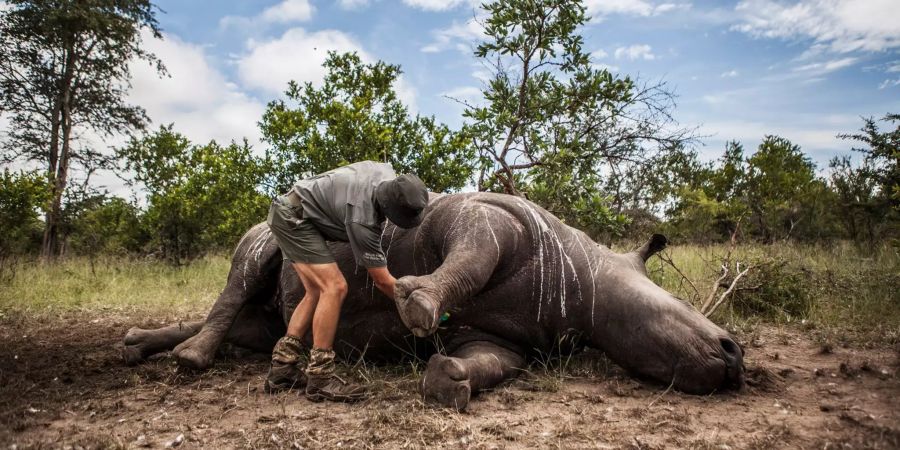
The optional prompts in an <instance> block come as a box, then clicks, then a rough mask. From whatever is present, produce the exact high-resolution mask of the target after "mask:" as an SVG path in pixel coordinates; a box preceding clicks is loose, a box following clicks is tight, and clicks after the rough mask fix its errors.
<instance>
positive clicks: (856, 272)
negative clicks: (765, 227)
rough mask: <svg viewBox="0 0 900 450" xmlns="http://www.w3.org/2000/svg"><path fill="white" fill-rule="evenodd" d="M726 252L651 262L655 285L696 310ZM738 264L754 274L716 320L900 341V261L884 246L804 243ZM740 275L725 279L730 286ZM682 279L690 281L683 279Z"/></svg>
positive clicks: (681, 252) (694, 250)
mask: <svg viewBox="0 0 900 450" xmlns="http://www.w3.org/2000/svg"><path fill="white" fill-rule="evenodd" d="M727 253H728V247H727V246H725V245H714V246H696V245H683V246H673V247H671V248H669V249H667V250H666V251H665V253H664V256H665V257H667V258H670V259H671V261H672V262H673V263H674V265H675V266H676V267H677V268H678V270H680V271H681V274H679V273H678V270H675V268H673V267H672V266H670V265H669V264H668V263H666V262H664V261H663V260H662V259H660V258H656V257H654V258H652V259H651V260H650V261H648V264H647V269H648V271H649V273H650V276H651V278H653V280H654V281H656V282H657V283H659V284H660V285H661V286H662V287H664V288H666V289H667V290H669V291H670V292H672V293H673V294H675V295H676V296H678V297H680V298H683V299H686V300H688V301H690V302H691V303H693V304H695V305H699V304H701V303H702V301H703V300H705V299H706V298H707V297H708V295H709V292H710V291H711V288H712V286H713V283H714V282H715V280H716V279H717V278H718V276H719V274H720V273H721V265H722V261H723V258H724V257H725V256H726V254H727ZM731 260H732V262H734V261H741V262H742V264H743V265H744V266H746V265H747V264H750V265H752V266H753V268H752V269H751V270H750V272H748V274H747V275H746V276H745V277H744V278H743V279H741V280H740V282H739V284H738V285H737V289H736V291H735V292H734V293H733V295H731V296H730V297H729V298H728V299H727V300H726V302H725V303H724V304H723V306H722V307H720V308H719V309H718V310H717V311H716V313H715V314H714V315H713V316H712V318H713V320H714V321H716V322H718V323H722V324H726V325H731V326H733V327H741V326H742V325H746V324H748V323H754V322H774V323H796V322H799V323H802V324H804V325H805V326H806V327H808V328H815V327H817V326H822V327H826V328H839V329H845V330H849V331H858V332H877V333H885V334H886V336H887V337H890V338H891V339H893V340H898V339H900V294H898V292H900V257H898V253H897V249H895V248H892V247H890V246H887V245H885V246H883V247H881V248H878V249H874V250H871V249H869V250H863V249H860V248H858V247H856V246H854V245H852V244H849V243H839V244H834V245H831V246H811V245H797V244H776V245H765V246H764V245H742V246H737V247H736V248H735V249H734V250H733V251H732V253H731ZM731 267H732V273H731V274H730V275H729V276H728V277H726V279H725V280H723V283H722V287H721V288H720V289H719V294H717V295H720V294H721V292H723V291H724V285H727V284H729V283H730V281H731V280H732V279H733V276H734V266H733V265H732V266H731ZM682 274H683V275H684V276H682Z"/></svg>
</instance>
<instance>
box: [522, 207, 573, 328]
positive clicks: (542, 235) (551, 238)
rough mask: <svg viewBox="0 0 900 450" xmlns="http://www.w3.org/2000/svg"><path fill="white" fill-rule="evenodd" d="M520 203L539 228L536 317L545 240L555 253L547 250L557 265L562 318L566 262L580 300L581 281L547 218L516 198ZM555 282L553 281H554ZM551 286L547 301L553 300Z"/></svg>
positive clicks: (542, 298) (542, 271)
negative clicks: (539, 276)
mask: <svg viewBox="0 0 900 450" xmlns="http://www.w3.org/2000/svg"><path fill="white" fill-rule="evenodd" d="M518 200H519V203H520V205H521V206H522V208H523V210H525V211H526V212H528V215H529V216H530V217H531V221H532V222H533V223H534V224H536V226H537V228H538V230H539V236H538V239H537V241H538V259H539V261H540V266H541V298H540V302H539V303H538V319H539V320H540V311H541V305H542V304H543V301H544V288H543V284H544V251H543V250H544V249H543V247H544V245H545V244H544V242H545V240H546V241H547V245H548V249H553V250H555V252H553V253H555V254H553V253H551V252H548V254H547V256H548V257H551V258H552V262H553V264H554V267H556V266H558V267H559V286H558V291H557V293H558V294H559V309H560V314H561V315H562V317H563V318H565V317H566V264H568V265H569V268H570V269H571V271H572V277H573V280H574V281H575V282H576V286H578V299H579V301H580V302H583V301H584V296H583V294H582V292H581V283H580V280H579V279H578V273H577V271H576V270H575V264H574V263H573V262H572V258H571V257H570V256H569V254H568V252H566V248H565V244H564V243H563V241H562V239H561V238H560V236H559V233H558V232H557V231H556V229H555V228H553V226H552V225H550V224H549V223H548V222H547V220H546V219H545V218H544V216H543V215H541V213H540V212H538V211H537V210H535V209H534V207H533V206H531V205H529V204H527V203H525V202H524V200H522V199H518ZM532 239H534V234H533V233H532ZM547 276H548V280H547V281H548V282H550V281H552V277H553V272H551V273H550V274H548V275H547ZM554 284H555V283H554ZM552 289H553V288H552V287H551V291H550V295H549V296H548V303H549V302H552V301H553V297H554V296H553V290H552Z"/></svg>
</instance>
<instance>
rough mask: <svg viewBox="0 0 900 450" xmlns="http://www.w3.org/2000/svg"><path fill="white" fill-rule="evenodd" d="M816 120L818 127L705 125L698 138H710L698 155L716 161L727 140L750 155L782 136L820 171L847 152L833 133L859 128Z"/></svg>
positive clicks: (753, 123) (754, 123)
mask: <svg viewBox="0 0 900 450" xmlns="http://www.w3.org/2000/svg"><path fill="white" fill-rule="evenodd" d="M816 117H819V116H816ZM814 119H815V117H814ZM855 119H856V120H857V121H858V120H859V118H855ZM819 120H820V123H818V124H805V123H787V122H785V123H781V122H770V121H766V122H760V121H754V120H735V121H731V120H726V121H718V122H707V123H704V124H702V125H701V126H700V128H699V129H698V133H699V134H701V135H706V136H710V137H709V138H707V139H706V143H707V144H708V146H707V147H706V148H705V149H703V150H702V151H701V153H702V156H703V157H704V158H705V159H714V158H718V157H720V156H721V155H722V149H723V148H724V144H725V142H727V141H730V140H737V141H739V142H741V143H743V144H744V148H746V149H747V151H748V153H752V152H754V151H756V147H757V145H759V143H760V141H762V139H763V137H764V136H766V135H770V134H771V135H777V136H782V137H784V138H787V139H789V140H790V141H791V142H793V143H794V144H797V145H799V146H800V147H801V148H803V151H804V152H805V153H807V154H808V155H810V156H811V157H812V158H813V160H814V161H816V162H817V163H818V164H819V167H820V168H822V167H824V165H825V164H827V161H828V160H829V159H830V158H831V157H832V156H834V155H835V154H837V153H840V152H843V151H844V150H845V149H846V148H847V144H846V142H843V141H841V140H840V139H838V138H837V137H836V136H835V135H836V134H837V132H836V131H835V130H853V129H855V128H858V126H857V125H856V122H854V121H850V122H848V123H846V124H844V123H842V124H841V125H835V124H832V123H830V122H829V119H828V118H827V117H822V118H821V119H819Z"/></svg>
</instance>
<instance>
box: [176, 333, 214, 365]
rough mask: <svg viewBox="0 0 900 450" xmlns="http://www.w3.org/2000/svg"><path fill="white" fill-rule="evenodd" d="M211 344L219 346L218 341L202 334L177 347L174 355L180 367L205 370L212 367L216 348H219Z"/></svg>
mask: <svg viewBox="0 0 900 450" xmlns="http://www.w3.org/2000/svg"><path fill="white" fill-rule="evenodd" d="M211 342H215V343H216V344H218V342H217V340H214V339H212V338H211V337H210V336H209V335H205V334H204V333H203V332H200V334H198V335H196V336H194V337H192V338H190V339H188V340H186V341H184V342H182V343H181V344H179V345H178V346H177V347H175V350H173V351H172V354H173V355H174V356H175V360H176V361H177V362H178V365H179V366H182V367H187V368H189V369H195V370H203V369H206V368H209V366H211V365H212V362H213V357H214V356H215V352H216V347H218V345H212V344H211Z"/></svg>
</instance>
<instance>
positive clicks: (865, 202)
mask: <svg viewBox="0 0 900 450" xmlns="http://www.w3.org/2000/svg"><path fill="white" fill-rule="evenodd" d="M863 120H864V125H863V127H862V128H861V129H860V131H859V133H856V134H839V135H838V137H839V138H841V139H846V140H851V141H855V142H857V143H860V144H863V146H861V147H854V148H853V150H854V151H857V152H860V153H861V154H862V156H863V160H862V163H861V164H859V165H858V166H856V167H854V166H853V164H852V163H851V161H850V157H849V156H845V157H841V158H835V159H833V160H832V161H831V164H830V167H831V169H832V173H831V185H832V187H833V188H834V190H835V192H836V194H837V196H838V206H839V208H840V210H841V214H840V217H841V218H842V219H843V222H844V225H845V227H846V230H847V232H848V234H849V235H850V237H852V238H854V239H866V240H868V241H869V242H870V243H874V242H875V241H876V240H877V239H880V238H885V237H888V238H895V239H896V238H897V236H898V235H900V114H891V113H889V114H886V115H885V116H884V118H882V119H881V121H883V122H884V123H886V124H887V125H888V127H889V129H888V131H883V132H882V131H881V130H880V129H879V128H878V122H877V121H876V120H875V119H874V118H866V119H863ZM891 126H895V128H894V129H893V130H891V129H890V127H891Z"/></svg>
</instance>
